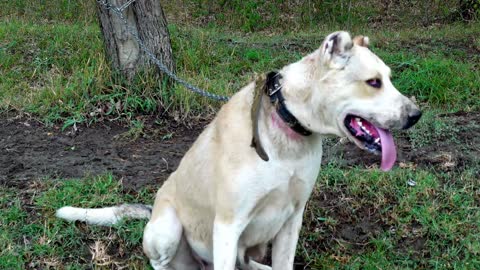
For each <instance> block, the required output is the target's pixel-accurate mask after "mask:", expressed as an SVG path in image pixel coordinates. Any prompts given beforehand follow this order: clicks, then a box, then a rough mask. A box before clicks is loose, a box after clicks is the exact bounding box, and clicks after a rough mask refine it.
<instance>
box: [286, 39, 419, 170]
mask: <svg viewBox="0 0 480 270" xmlns="http://www.w3.org/2000/svg"><path fill="white" fill-rule="evenodd" d="M368 43H369V40H368V38H367V37H363V36H358V37H355V38H354V39H353V40H352V38H351V37H350V35H349V34H348V33H347V32H335V33H332V34H330V35H328V36H327V37H326V39H325V41H324V42H323V44H322V46H321V47H320V48H319V49H317V50H316V51H315V52H313V53H312V54H310V55H308V56H306V57H304V58H303V59H302V60H300V61H299V62H297V63H294V64H291V65H289V66H286V67H285V68H284V69H283V70H282V71H281V72H282V75H283V76H284V80H283V82H282V84H283V85H284V87H285V92H286V96H287V97H286V100H287V106H288V107H289V108H290V110H291V111H292V112H293V113H294V115H295V116H297V118H298V119H299V120H300V121H301V122H302V123H303V124H304V125H306V127H308V128H310V129H311V130H312V131H314V132H317V133H322V134H335V135H338V136H342V137H343V136H347V137H348V138H349V139H350V140H351V141H353V142H354V143H355V144H356V145H357V146H358V147H360V148H362V149H366V150H369V151H371V152H376V153H381V154H382V165H381V168H382V169H383V170H389V169H390V168H391V167H392V166H393V163H394V162H395V159H396V149H395V144H394V142H393V137H392V135H391V133H390V131H389V130H392V129H407V128H409V127H411V126H413V125H414V124H415V123H416V122H417V121H418V119H419V118H420V116H421V112H420V110H419V109H418V107H417V106H416V105H415V104H414V103H413V102H412V101H411V100H410V99H408V98H407V97H405V96H404V95H402V94H401V93H400V92H399V91H398V90H397V89H396V88H395V87H394V86H393V84H392V82H391V70H390V68H389V67H388V66H387V65H385V63H383V61H382V60H381V59H380V58H379V57H378V56H376V55H375V54H374V53H373V52H372V51H370V50H369V49H368Z"/></svg>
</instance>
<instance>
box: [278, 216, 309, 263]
mask: <svg viewBox="0 0 480 270" xmlns="http://www.w3.org/2000/svg"><path fill="white" fill-rule="evenodd" d="M303 210H304V208H302V209H301V210H300V211H297V212H296V213H294V214H293V216H292V217H290V219H288V220H287V222H285V224H284V225H283V227H282V229H280V231H279V232H278V234H277V235H276V236H275V239H274V240H273V250H272V269H275V270H291V269H293V261H294V259H295V250H296V248H297V241H298V235H299V233H300V228H301V227H302V219H303Z"/></svg>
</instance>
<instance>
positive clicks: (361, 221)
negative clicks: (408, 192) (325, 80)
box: [0, 112, 480, 269]
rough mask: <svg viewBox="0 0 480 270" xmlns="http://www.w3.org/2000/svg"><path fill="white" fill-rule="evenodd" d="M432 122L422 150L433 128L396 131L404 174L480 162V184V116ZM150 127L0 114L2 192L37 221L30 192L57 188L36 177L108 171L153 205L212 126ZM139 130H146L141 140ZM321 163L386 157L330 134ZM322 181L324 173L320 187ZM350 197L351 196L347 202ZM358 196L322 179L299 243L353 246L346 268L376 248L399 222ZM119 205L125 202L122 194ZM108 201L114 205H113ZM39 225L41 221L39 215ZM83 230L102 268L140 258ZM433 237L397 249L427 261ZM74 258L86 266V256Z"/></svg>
mask: <svg viewBox="0 0 480 270" xmlns="http://www.w3.org/2000/svg"><path fill="white" fill-rule="evenodd" d="M427 117H428V116H427ZM434 118H435V121H437V122H439V123H444V125H445V126H444V127H443V129H441V130H439V131H436V132H438V134H437V135H436V136H438V140H432V141H428V140H425V138H420V140H421V141H422V142H425V141H427V142H428V143H423V144H420V145H415V144H416V143H417V141H416V140H419V139H418V138H416V136H420V135H419V133H420V134H421V133H422V132H423V130H422V129H423V128H424V127H423V125H425V123H423V124H422V123H420V128H419V129H418V130H413V131H402V132H397V134H395V137H396V144H397V148H398V152H399V159H398V163H397V165H398V166H399V167H400V170H402V168H403V170H407V171H408V170H411V169H413V170H417V169H419V170H422V169H423V170H433V171H440V172H446V173H448V172H459V171H462V170H465V169H467V168H469V167H473V168H475V166H477V167H476V168H477V169H476V171H474V172H473V174H474V175H473V177H474V178H475V177H477V179H478V178H480V171H479V170H478V163H479V157H480V148H479V145H480V113H479V112H472V113H453V114H441V115H436V116H434ZM143 122H144V123H146V124H145V125H144V126H143V127H142V130H140V131H138V130H137V131H135V130H134V129H133V130H132V128H131V127H130V128H129V127H127V126H125V125H122V124H120V123H118V122H102V123H98V124H95V125H93V126H90V127H86V126H84V125H80V126H75V127H72V128H68V129H66V130H62V129H61V127H60V126H55V125H54V126H49V127H47V126H45V125H44V124H42V123H40V122H38V121H36V120H34V119H31V118H26V117H25V116H23V117H22V116H14V115H6V114H4V115H2V116H1V117H0V127H1V128H0V138H1V139H0V145H2V148H1V151H2V152H1V154H2V155H1V159H0V177H1V178H0V183H1V184H2V185H3V186H4V187H7V188H9V189H14V190H18V191H19V194H21V196H20V198H21V201H23V206H21V208H23V209H26V210H27V212H28V213H29V215H30V216H41V215H45V209H43V210H42V209H41V207H40V208H39V207H38V205H35V204H32V201H33V200H34V198H32V194H31V192H29V191H32V190H37V191H41V190H44V189H48V188H49V184H48V181H47V184H45V183H41V182H38V179H71V178H74V179H75V178H79V179H83V178H86V177H95V176H97V175H98V176H100V177H102V175H104V174H105V173H106V172H110V173H111V174H112V175H113V176H112V178H109V181H112V180H111V179H119V181H120V183H121V186H122V187H121V191H120V193H119V196H124V195H125V194H126V195H128V194H135V195H134V196H136V197H137V199H138V200H140V202H142V199H143V198H142V197H141V196H140V197H139V194H141V190H142V189H145V187H149V193H150V195H149V199H145V200H144V201H143V202H147V203H148V202H149V201H150V200H151V196H152V194H153V193H154V191H155V190H156V189H157V188H158V187H160V186H161V185H162V183H163V181H165V179H166V178H167V177H168V175H169V174H170V173H171V172H172V171H174V170H175V168H176V167H177V166H178V163H179V161H180V159H181V158H182V156H183V155H184V153H185V152H186V151H187V150H188V148H189V147H190V145H191V144H192V143H193V141H194V140H195V138H196V137H197V136H198V134H199V133H200V132H201V130H202V129H203V127H204V126H205V125H206V124H207V123H208V121H207V120H203V121H197V122H196V124H194V125H190V126H187V125H185V124H175V121H174V120H173V119H157V118H154V117H151V116H150V117H145V119H143ZM135 132H138V133H139V134H137V135H135ZM431 132H435V131H431ZM323 163H324V164H323V165H322V166H323V167H326V171H327V175H323V177H328V178H332V179H335V177H331V176H330V174H331V173H332V169H331V168H330V167H331V166H332V165H331V164H335V165H334V167H335V168H334V169H333V172H335V171H337V172H341V171H348V170H349V169H351V168H353V170H357V172H358V168H370V169H369V170H372V169H373V168H376V167H378V164H379V157H378V156H374V155H371V154H368V153H366V152H363V151H361V150H360V149H358V148H357V147H355V146H354V145H353V144H352V143H350V142H346V141H343V140H339V139H335V138H332V139H329V140H328V141H327V142H326V147H325V155H324V160H323ZM373 170H374V169H373ZM360 173H361V172H360ZM323 177H322V174H321V177H320V181H321V179H323ZM409 180H410V179H409ZM402 181H403V180H402ZM417 181H418V180H417ZM109 184H111V183H110V182H109ZM403 184H404V185H407V183H403ZM411 185H414V184H411ZM53 186H55V185H53ZM114 186H115V184H114ZM322 186H324V187H325V188H321V187H322ZM22 190H23V191H22ZM80 193H81V192H80ZM344 193H345V194H349V195H347V196H345V195H344ZM122 194H124V195H122ZM34 195H35V194H34ZM351 195H352V191H351V190H350V191H349V190H348V188H347V187H345V186H342V185H339V186H337V187H335V186H333V188H332V186H330V187H328V184H327V186H325V183H324V182H323V183H322V182H321V183H319V187H318V188H317V189H316V190H315V191H314V194H313V198H312V200H311V201H310V202H309V206H308V208H307V211H306V213H307V214H306V217H305V223H306V225H305V226H306V228H308V229H304V232H303V233H304V234H305V235H304V236H305V237H304V238H303V239H301V243H302V245H303V248H305V249H311V250H315V252H325V253H328V252H329V250H332V249H336V248H337V249H338V246H339V244H340V246H345V245H346V246H348V247H347V248H346V247H344V248H343V252H342V253H341V255H335V254H331V256H330V258H328V259H329V260H333V261H336V262H343V263H346V262H348V261H349V260H350V256H351V255H352V254H355V253H356V252H358V253H364V252H366V251H368V250H370V249H371V246H372V239H374V238H376V237H379V236H381V235H383V234H385V233H388V232H390V231H391V230H395V226H394V225H393V224H392V223H391V220H389V218H387V217H386V216H385V213H382V211H384V209H382V208H381V207H378V206H377V205H376V204H375V202H372V201H368V200H367V203H365V204H362V203H360V202H361V201H362V199H360V200H356V199H355V198H348V197H349V196H351ZM62 196H65V194H63V195H62ZM80 197H82V195H80ZM82 199H87V198H86V197H85V198H81V200H82ZM117 200H118V201H119V202H121V200H122V198H121V197H120V198H117ZM58 203H59V202H57V204H58ZM103 203H104V204H108V200H106V202H105V200H104V202H103ZM352 203H353V204H354V205H352ZM390 203H391V204H392V205H393V204H396V203H398V202H396V200H395V199H394V200H393V202H390ZM355 204H357V205H355ZM358 204H360V205H358ZM97 206H98V205H97ZM53 210H54V208H53V207H51V208H50V210H48V211H47V212H49V213H47V216H52V215H53ZM37 211H38V212H37ZM318 211H321V213H322V215H320V216H319V214H318ZM309 215H311V216H309ZM320 217H324V218H321V219H320ZM30 219H31V218H28V219H27V220H30ZM319 219H320V221H321V222H319ZM35 220H38V217H37V218H35ZM76 226H77V228H76V229H77V230H79V231H80V235H83V237H82V236H80V237H81V238H85V237H87V239H84V241H85V242H86V243H84V244H85V245H86V246H88V247H89V252H90V253H92V252H93V253H92V255H93V254H96V253H100V255H93V257H92V261H93V262H94V263H95V265H97V266H98V265H101V264H102V260H103V261H104V263H106V265H110V267H112V266H113V265H116V266H122V265H123V266H125V264H126V263H125V260H126V258H128V257H129V256H132V253H130V251H128V250H124V249H125V248H124V247H122V244H118V243H117V244H115V241H120V239H118V236H116V235H115V234H113V236H112V232H111V231H110V232H106V231H105V230H103V231H102V230H100V233H104V234H107V235H109V241H112V243H110V244H108V245H107V246H105V244H104V243H102V242H98V241H96V240H95V239H94V238H92V236H91V234H92V232H91V231H90V229H88V228H87V227H88V226H86V225H82V224H78V225H76ZM138 226H139V229H138V232H140V233H141V226H143V223H140V225H138ZM407 227H409V228H408V229H407V230H409V231H421V230H422V225H421V224H420V222H419V221H414V222H412V223H411V224H408V226H407ZM310 230H311V231H310ZM138 232H137V233H138ZM317 233H318V234H319V235H320V236H317V237H319V239H315V238H313V239H309V238H312V237H314V236H315V235H316V234H317ZM112 238H113V239H112ZM319 240H321V241H319ZM427 240H428V236H425V235H422V234H415V233H413V235H409V236H408V237H403V236H402V237H401V239H399V241H398V242H397V243H396V246H397V248H398V250H400V251H402V250H403V251H402V252H410V253H413V254H414V255H415V256H417V257H423V256H426V254H425V252H428V251H427V249H426V243H427ZM29 241H33V240H29ZM120 242H121V241H120ZM119 250H120V251H121V252H120V253H119ZM340 250H342V249H340ZM345 251H346V252H345ZM84 252H86V251H84ZM309 253H310V252H308V251H306V250H304V253H300V255H298V256H297V261H296V269H309V267H312V266H309V263H312V260H311V259H310V260H309V257H308V254H309ZM133 254H136V255H138V254H141V250H140V245H137V246H135V247H134V249H133ZM427 255H428V254H427ZM95 256H97V258H95ZM98 257H100V258H98ZM80 258H82V257H80ZM85 259H86V258H85ZM82 260H83V259H82ZM86 260H87V261H88V259H86ZM97 260H98V261H97ZM64 261H65V260H64ZM66 261H67V262H68V261H69V259H67V260H66ZM76 261H77V262H78V259H77V260H76ZM80 262H81V261H80ZM313 262H315V260H313ZM32 263H33V262H32ZM57 263H58V262H57ZM54 265H55V264H54ZM127 265H128V264H127ZM129 267H131V265H130V266H129ZM32 268H35V267H32ZM314 268H315V267H314ZM315 269H316V268H315Z"/></svg>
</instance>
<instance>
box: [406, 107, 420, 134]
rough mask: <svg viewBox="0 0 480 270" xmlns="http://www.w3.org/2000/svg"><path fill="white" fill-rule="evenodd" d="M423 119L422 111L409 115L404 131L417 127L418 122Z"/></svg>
mask: <svg viewBox="0 0 480 270" xmlns="http://www.w3.org/2000/svg"><path fill="white" fill-rule="evenodd" d="M420 117H422V111H420V110H415V111H414V112H413V114H411V115H409V116H408V118H407V123H405V125H404V126H403V129H407V128H410V127H412V126H413V125H415V124H416V123H417V122H418V120H419V119H420Z"/></svg>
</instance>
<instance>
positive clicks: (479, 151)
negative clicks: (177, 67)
mask: <svg viewBox="0 0 480 270" xmlns="http://www.w3.org/2000/svg"><path fill="white" fill-rule="evenodd" d="M436 117H437V118H438V119H441V120H442V122H443V123H448V126H449V127H451V128H453V129H454V130H453V131H452V130H445V131H440V132H445V134H439V138H438V139H439V140H435V141H431V142H429V143H425V144H422V145H418V146H416V145H414V143H415V142H414V141H413V140H414V139H412V138H411V136H412V135H411V134H415V133H408V132H398V134H397V136H396V144H397V149H398V163H399V164H400V166H414V167H418V166H420V167H423V168H432V167H433V168H435V169H438V170H444V171H445V170H463V169H465V168H468V167H471V166H473V165H476V164H478V162H479V158H480V147H479V146H480V112H472V113H463V112H462V113H452V114H442V115H438V116H436ZM146 122H148V124H147V126H146V127H144V130H142V131H141V132H142V137H141V138H137V139H135V138H132V135H129V128H128V127H127V126H125V125H122V124H121V123H117V122H113V123H112V122H103V123H99V124H96V125H93V126H90V127H86V126H84V125H82V126H78V127H75V128H69V129H67V130H64V131H62V129H61V127H60V126H52V127H46V126H45V125H43V124H42V123H40V122H38V121H36V120H34V119H27V118H24V117H15V116H7V115H3V116H1V117H0V138H1V140H0V143H1V145H2V149H1V151H2V157H1V160H0V184H2V185H6V186H20V187H22V186H25V182H28V181H30V180H31V179H35V178H39V177H40V178H42V177H43V178H83V177H86V176H95V175H100V174H104V173H105V172H107V171H108V172H112V173H113V175H114V176H115V177H117V178H120V179H122V181H123V184H124V185H125V186H126V187H127V188H129V189H139V188H141V187H143V186H145V185H153V184H155V185H158V186H160V185H161V184H162V183H163V181H165V180H166V179H167V177H168V176H169V175H170V173H172V172H173V171H174V170H175V169H176V168H177V166H178V163H179V162H180V159H181V158H182V157H183V155H184V154H185V152H186V151H187V150H188V148H189V147H190V146H191V144H192V143H193V141H194V140H195V139H196V137H197V136H198V135H199V133H200V132H201V131H202V129H203V127H204V126H205V125H206V124H208V121H207V120H205V121H198V123H197V124H196V125H193V126H189V127H187V126H186V125H184V124H174V123H175V121H173V119H167V120H166V119H163V121H162V122H163V124H164V125H162V124H161V123H158V121H155V119H153V118H150V119H148V120H146ZM172 123H173V124H172ZM427 132H428V131H427ZM412 141H413V142H412ZM326 146H327V147H326V148H325V153H324V159H323V163H324V164H327V163H331V162H335V163H337V164H339V165H340V166H341V167H342V168H348V167H349V166H362V167H363V166H365V167H372V166H373V167H375V166H377V165H378V163H379V162H378V161H379V156H375V155H371V154H367V153H365V152H363V151H361V150H359V149H358V148H357V147H355V146H354V145H353V144H352V143H350V142H347V141H342V140H338V139H331V140H329V141H328V142H327V144H326Z"/></svg>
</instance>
